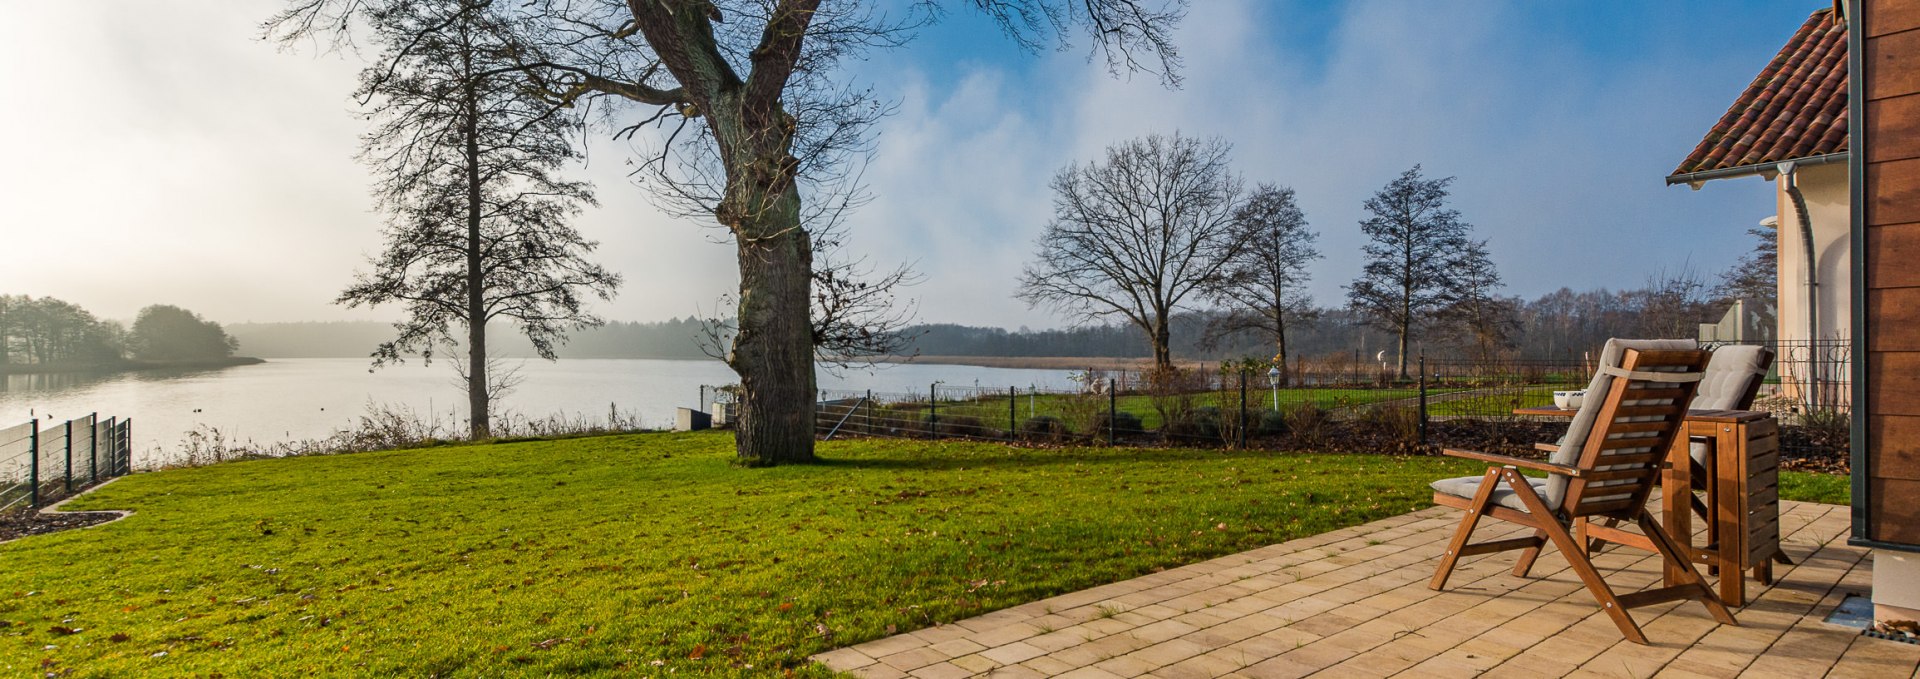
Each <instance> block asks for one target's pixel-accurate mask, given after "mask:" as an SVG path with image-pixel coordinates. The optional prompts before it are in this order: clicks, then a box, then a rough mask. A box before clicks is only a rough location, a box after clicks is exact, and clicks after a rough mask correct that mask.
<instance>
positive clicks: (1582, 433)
mask: <svg viewBox="0 0 1920 679" xmlns="http://www.w3.org/2000/svg"><path fill="white" fill-rule="evenodd" d="M1699 348H1700V343H1699V342H1696V341H1694V340H1690V339H1654V340H1631V339H1610V340H1607V345H1606V347H1604V348H1602V349H1601V350H1600V365H1601V366H1605V367H1611V368H1618V367H1620V364H1621V362H1622V361H1623V360H1624V359H1625V357H1626V353H1627V350H1628V349H1638V350H1640V351H1692V350H1695V349H1699ZM1612 387H1613V376H1612V375H1608V374H1606V373H1605V372H1603V371H1599V370H1596V371H1594V373H1593V380H1592V381H1590V382H1588V383H1587V395H1586V398H1584V399H1582V400H1581V402H1580V410H1579V411H1578V412H1576V413H1574V415H1573V423H1572V424H1570V425H1568V426H1567V435H1566V436H1563V437H1561V438H1560V448H1559V449H1558V450H1555V451H1554V452H1553V455H1552V456H1549V457H1548V458H1547V461H1549V462H1552V463H1554V464H1562V465H1568V466H1572V465H1574V464H1576V463H1578V462H1579V461H1580V452H1581V449H1582V448H1585V447H1586V445H1587V438H1588V435H1589V434H1592V433H1593V424H1594V421H1595V420H1598V419H1600V407H1601V406H1602V405H1605V403H1606V400H1607V390H1608V389H1610V388H1612ZM1569 481H1570V479H1569V478H1568V477H1565V476H1561V475H1559V474H1555V475H1553V476H1551V477H1549V478H1548V479H1547V497H1546V498H1545V499H1546V501H1547V506H1549V507H1559V506H1560V502H1561V501H1562V500H1565V499H1566V497H1567V485H1568V483H1569Z"/></svg>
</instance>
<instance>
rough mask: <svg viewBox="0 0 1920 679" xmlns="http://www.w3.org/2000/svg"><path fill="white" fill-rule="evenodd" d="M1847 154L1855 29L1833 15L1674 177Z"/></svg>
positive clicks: (1805, 31)
mask: <svg viewBox="0 0 1920 679" xmlns="http://www.w3.org/2000/svg"><path fill="white" fill-rule="evenodd" d="M1845 150H1847V25H1846V22H1845V21H1844V20H1841V19H1840V18H1839V17H1838V16H1836V15H1835V14H1834V11H1833V10H1831V9H1823V10H1820V11H1817V12H1814V13H1813V16H1810V17H1807V23H1805V24H1803V25H1801V26H1800V30H1799V31H1798V32H1796V33H1794V34H1793V39H1792V40H1789V41H1787V45H1786V47H1782V48H1780V53H1779V54H1778V55H1775V56H1774V58H1773V61H1772V62H1771V63H1769V64H1767V67H1766V69H1764V70H1762V71H1760V75H1759V77H1756V78H1754V79H1753V84H1751V85H1748V86H1747V91H1746V92H1743V93H1741V95H1740V98H1739V99H1738V100H1735V101H1734V102H1733V106H1731V107H1729V108H1727V113H1726V115H1723V116H1720V122H1718V123H1715V124H1714V126H1713V129H1712V130H1709V131H1708V132H1707V136H1706V138H1704V139H1701V140H1700V145H1699V146H1695V147H1694V148H1693V153H1691V154H1689V155H1688V156H1687V160H1686V162H1683V163H1680V167H1678V168H1675V169H1674V171H1673V174H1675V175H1682V174H1688V173H1693V172H1704V171H1707V170H1720V169H1726V168H1733V167H1741V166H1746V165H1757V164H1762V163H1774V162H1779V161H1783V160H1790V159H1793V158H1806V157H1809V156H1819V155H1825V154H1828V153H1836V152H1840V151H1845Z"/></svg>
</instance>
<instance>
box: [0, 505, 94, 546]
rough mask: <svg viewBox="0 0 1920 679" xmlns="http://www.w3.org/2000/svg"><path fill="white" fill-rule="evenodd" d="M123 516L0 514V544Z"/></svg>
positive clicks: (79, 513) (33, 513)
mask: <svg viewBox="0 0 1920 679" xmlns="http://www.w3.org/2000/svg"><path fill="white" fill-rule="evenodd" d="M121 516H123V514H121V513H120V512H44V513H42V512H12V513H8V514H0V542H6V541H8V540H18V539H20V538H24V537H27V536H29V535H45V534H47V533H58V532H60V531H63V530H72V529H75V528H86V527H87V526H97V525H100V524H103V523H106V522H108V521H112V520H114V519H118V518H120V517H121Z"/></svg>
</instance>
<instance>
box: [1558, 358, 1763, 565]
mask: <svg viewBox="0 0 1920 679" xmlns="http://www.w3.org/2000/svg"><path fill="white" fill-rule="evenodd" d="M1772 367H1773V352H1772V351H1771V350H1768V349H1767V348H1765V347H1759V346H1753V345H1740V344H1730V345H1727V346H1723V347H1720V348H1718V349H1714V350H1713V358H1712V359H1710V360H1708V361H1707V370H1706V373H1705V374H1704V375H1702V376H1701V378H1700V387H1699V389H1698V390H1697V391H1695V392H1694V395H1693V401H1692V404H1691V406H1689V407H1690V408H1692V409H1693V410H1752V409H1753V402H1754V400H1755V399H1756V398H1758V397H1759V395H1760V387H1761V385H1762V384H1763V383H1764V382H1765V381H1766V377H1767V371H1768V370H1769V369H1771V368H1772ZM1687 446H1688V448H1687V453H1688V457H1689V458H1691V461H1690V465H1691V469H1690V473H1689V474H1688V479H1689V480H1690V482H1691V485H1692V486H1693V489H1694V490H1697V491H1702V492H1705V493H1706V494H1707V497H1713V495H1714V493H1715V492H1717V491H1718V490H1719V488H1718V485H1719V484H1718V483H1717V481H1718V479H1717V476H1718V470H1717V469H1715V468H1714V464H1713V444H1711V443H1709V442H1708V441H1707V440H1706V439H1693V440H1691V441H1688V443H1687ZM1687 503H1688V504H1689V505H1690V506H1691V507H1692V508H1693V513H1694V514H1695V515H1697V516H1699V517H1700V518H1701V519H1702V520H1703V521H1706V525H1707V546H1708V548H1709V549H1713V548H1717V547H1718V546H1719V541H1720V536H1719V530H1718V528H1719V524H1718V523H1716V522H1715V521H1714V520H1713V515H1712V513H1711V512H1709V511H1707V504H1706V503H1705V502H1704V501H1702V500H1701V499H1700V497H1698V496H1695V495H1692V494H1688V497H1687ZM1618 523H1619V522H1617V521H1611V520H1609V521H1607V522H1605V524H1604V525H1605V526H1606V527H1608V528H1612V527H1614V526H1616V525H1618ZM1575 528H1576V530H1575V532H1576V533H1580V532H1585V531H1582V530H1580V529H1579V528H1580V527H1579V526H1576V527H1575ZM1682 542H1686V541H1685V540H1683V541H1682ZM1606 544H1607V541H1606V540H1602V539H1599V538H1594V539H1593V541H1592V542H1591V543H1589V545H1588V550H1587V551H1588V552H1589V553H1593V552H1598V551H1599V550H1600V549H1601V548H1602V547H1604V546H1605V545H1606ZM1625 544H1627V545H1628V546H1633V547H1639V548H1641V549H1645V550H1649V551H1652V549H1653V545H1652V544H1651V543H1649V542H1647V541H1645V540H1631V541H1628V542H1627V543H1625ZM1773 560H1775V561H1778V562H1780V563H1784V564H1788V565H1791V564H1792V563H1793V561H1792V560H1790V559H1788V558H1787V556H1786V554H1784V553H1781V552H1775V553H1774V554H1773ZM1770 571H1771V569H1762V573H1764V575H1762V577H1761V581H1762V582H1768V583H1769V584H1771V580H1772V578H1771V574H1770ZM1717 572H1718V569H1717V567H1709V568H1708V574H1709V575H1713V574H1716V573H1717Z"/></svg>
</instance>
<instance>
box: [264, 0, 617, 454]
mask: <svg viewBox="0 0 1920 679" xmlns="http://www.w3.org/2000/svg"><path fill="white" fill-rule="evenodd" d="M315 4H321V3H315ZM310 7H311V6H302V7H297V8H296V9H295V10H294V11H292V12H289V13H288V14H286V15H283V16H282V17H281V18H280V19H278V20H277V21H276V23H273V24H270V28H271V29H273V30H280V31H286V33H284V34H283V36H284V37H288V38H292V37H295V36H298V35H301V34H303V31H304V30H305V29H304V28H303V27H302V26H301V25H299V24H297V23H296V22H298V21H301V20H305V19H307V18H309V15H307V14H303V13H301V12H302V11H303V10H307V9H309V8H310ZM365 20H366V21H367V26H366V28H367V33H368V34H369V35H370V37H371V39H372V41H373V42H374V44H376V45H378V46H379V47H380V49H381V52H380V55H379V57H378V58H376V59H375V60H374V63H373V65H372V66H369V67H368V68H366V69H365V70H363V71H362V72H361V76H360V88H359V91H358V92H357V93H356V96H357V97H358V98H359V100H360V101H361V102H363V103H364V104H366V105H368V107H369V118H370V119H372V120H373V121H374V128H373V130H372V131H371V132H369V133H367V134H366V135H365V136H364V137H363V138H362V146H361V153H360V159H361V161H362V162H363V163H365V164H366V165H368V166H369V167H371V168H372V169H373V170H374V173H375V176H376V183H375V186H374V195H375V197H376V199H377V200H378V204H379V207H380V208H381V209H382V210H383V211H384V212H386V213H387V214H388V216H389V219H388V222H387V226H386V229H385V238H386V248H385V250H384V251H383V252H382V253H381V254H380V255H379V256H378V257H375V258H373V259H372V261H371V264H372V265H373V270H372V271H371V272H367V273H361V274H358V275H357V276H356V277H355V280H354V283H353V284H352V285H350V286H348V287H347V289H346V290H345V291H344V292H342V293H341V294H340V297H339V299H338V300H337V301H338V302H339V303H342V304H346V305H348V306H359V305H363V304H364V305H369V306H374V305H381V304H400V305H404V307H405V309H406V317H405V318H404V319H402V320H401V321H399V322H397V323H395V324H394V328H395V330H396V331H397V332H398V334H399V336H398V337H397V338H396V339H394V340H393V341H390V342H386V343H383V344H382V345H380V347H379V348H378V350H376V352H375V353H374V364H375V366H380V365H384V364H386V363H389V362H397V361H400V360H401V359H402V356H404V355H408V354H419V355H421V356H423V357H424V358H425V359H426V360H427V361H429V362H431V361H432V359H433V353H434V350H435V348H436V346H441V345H453V344H459V345H461V353H463V354H464V358H465V361H466V363H467V365H466V366H465V367H464V369H462V370H461V371H460V374H461V377H462V381H463V382H464V383H465V385H466V391H467V400H468V407H469V411H470V413H471V415H470V420H469V422H470V425H471V432H470V433H471V435H472V436H473V437H475V438H485V437H487V436H489V435H490V433H491V414H492V410H493V408H492V400H493V398H494V397H496V396H497V395H498V394H499V390H498V389H496V388H495V387H494V385H490V384H489V379H490V378H492V377H494V376H493V375H491V372H492V371H491V370H489V367H490V366H492V365H494V361H493V360H492V356H490V355H489V353H488V349H487V325H488V324H489V323H490V322H493V321H496V320H504V321H510V322H512V323H513V324H514V325H515V326H516V327H517V329H518V330H519V332H520V333H521V334H524V335H525V336H526V337H527V339H528V340H529V341H531V342H532V344H533V347H534V350H535V351H536V352H537V353H539V355H540V356H541V357H543V358H547V359H553V358H554V346H555V344H556V343H558V342H562V341H564V340H565V337H566V333H567V331H569V330H573V329H579V328H585V327H592V326H596V325H599V324H600V323H601V320H600V319H599V318H598V317H596V316H594V315H593V314H591V313H588V312H587V311H586V310H585V306H584V302H585V299H584V298H585V296H589V295H590V296H596V297H599V298H600V299H610V298H611V296H612V294H613V291H614V289H615V288H616V287H618V285H619V283H620V277H619V276H617V275H614V274H612V273H609V272H608V271H606V270H605V269H604V268H602V267H601V266H600V265H598V264H595V263H593V262H590V261H588V260H587V259H586V257H587V255H589V254H590V253H592V251H593V250H594V248H595V247H596V244H595V243H594V242H593V241H590V240H587V239H586V238H585V237H583V236H582V235H581V234H580V232H579V231H578V230H576V229H574V228H573V227H572V226H570V225H569V224H568V223H567V222H568V219H569V218H571V217H573V216H575V215H577V214H579V212H580V209H581V206H582V205H593V204H594V199H593V193H592V189H591V187H589V186H588V185H587V184H585V183H582V182H575V181H568V180H566V179H563V178H561V177H559V176H558V175H557V174H556V173H557V172H558V171H559V170H560V169H561V168H562V167H563V166H564V165H566V164H567V163H569V162H573V161H575V160H577V159H578V158H579V157H580V154H579V152H578V151H576V146H575V144H574V142H575V139H576V138H577V136H578V135H579V134H580V132H581V130H582V125H583V124H582V121H581V120H580V119H579V117H578V116H576V115H571V114H570V112H568V111H565V110H564V109H562V108H561V107H559V106H556V105H555V104H554V103H552V102H550V101H547V100H546V99H545V98H544V97H543V96H541V95H539V94H538V93H536V92H534V91H532V90H530V89H529V88H527V87H526V85H525V82H524V78H522V77H521V76H520V75H519V74H520V69H519V61H520V59H521V58H522V57H524V56H525V52H524V49H525V48H524V47H523V46H522V45H521V44H520V43H521V41H520V40H519V39H518V37H517V36H516V35H515V33H516V31H517V30H519V29H520V28H521V27H520V26H517V25H516V22H515V18H514V17H513V16H512V15H511V14H509V13H506V12H503V11H502V10H501V8H500V7H499V6H496V5H495V4H494V3H492V2H489V1H488V0H439V1H436V2H396V3H392V4H391V5H390V6H387V7H384V8H383V9H382V10H381V11H369V12H366V13H365Z"/></svg>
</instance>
